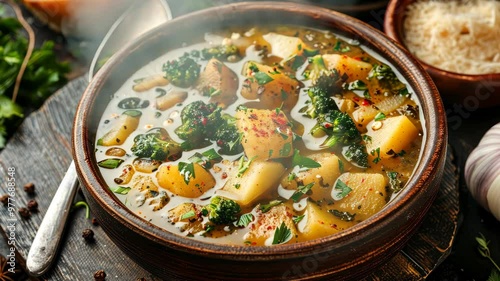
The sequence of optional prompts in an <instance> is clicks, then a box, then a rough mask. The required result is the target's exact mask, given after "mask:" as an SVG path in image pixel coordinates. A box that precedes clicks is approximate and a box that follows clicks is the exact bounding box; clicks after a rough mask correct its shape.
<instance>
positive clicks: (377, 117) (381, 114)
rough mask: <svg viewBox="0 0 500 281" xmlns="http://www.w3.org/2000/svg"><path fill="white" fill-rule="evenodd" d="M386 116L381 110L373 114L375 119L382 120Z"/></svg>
mask: <svg viewBox="0 0 500 281" xmlns="http://www.w3.org/2000/svg"><path fill="white" fill-rule="evenodd" d="M386 118H387V116H385V114H384V113H383V112H379V113H377V115H375V121H382V120H384V119H386Z"/></svg>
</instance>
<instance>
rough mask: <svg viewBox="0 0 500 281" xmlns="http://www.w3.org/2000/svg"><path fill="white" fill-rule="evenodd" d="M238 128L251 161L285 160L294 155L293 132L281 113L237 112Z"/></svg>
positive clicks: (264, 111)
mask: <svg viewBox="0 0 500 281" xmlns="http://www.w3.org/2000/svg"><path fill="white" fill-rule="evenodd" d="M235 116H236V126H237V128H238V131H239V132H241V133H242V134H243V136H242V138H241V144H242V145H243V149H244V150H245V154H246V156H247V157H248V158H249V159H252V158H254V157H257V159H258V160H266V159H275V158H285V157H289V156H291V155H292V154H293V146H292V141H293V132H292V128H291V125H290V122H288V119H287V117H286V115H285V114H284V113H283V112H281V111H276V110H266V109H247V110H240V111H238V112H236V115H235Z"/></svg>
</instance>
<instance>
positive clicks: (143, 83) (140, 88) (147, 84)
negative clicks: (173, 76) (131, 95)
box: [132, 74, 168, 92]
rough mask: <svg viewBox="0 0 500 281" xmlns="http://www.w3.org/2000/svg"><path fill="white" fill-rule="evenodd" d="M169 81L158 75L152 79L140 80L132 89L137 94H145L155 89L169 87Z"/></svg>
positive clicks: (151, 77)
mask: <svg viewBox="0 0 500 281" xmlns="http://www.w3.org/2000/svg"><path fill="white" fill-rule="evenodd" d="M167 85H168V80H167V79H165V77H163V74H156V75H153V76H150V77H146V78H143V79H140V80H139V81H138V82H137V84H135V85H134V86H133V87H132V89H133V90H134V91H136V92H144V91H147V90H150V89H152V88H154V87H160V86H167Z"/></svg>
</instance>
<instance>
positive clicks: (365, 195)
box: [333, 173, 387, 221]
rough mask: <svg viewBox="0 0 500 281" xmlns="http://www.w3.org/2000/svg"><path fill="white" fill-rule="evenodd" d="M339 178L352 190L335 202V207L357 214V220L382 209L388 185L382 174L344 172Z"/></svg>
mask: <svg viewBox="0 0 500 281" xmlns="http://www.w3.org/2000/svg"><path fill="white" fill-rule="evenodd" d="M339 180H341V181H342V182H344V183H345V184H346V185H347V186H348V187H349V188H351V189H352V191H351V192H350V193H349V194H347V196H346V197H344V198H343V199H341V200H339V201H337V202H335V204H334V205H333V206H334V209H336V210H338V211H341V212H348V213H349V214H351V215H353V214H355V220H356V221H363V220H365V219H367V218H368V217H370V216H372V215H374V214H375V213H376V212H378V211H380V210H381V209H382V208H383V207H384V206H385V204H386V203H387V202H386V197H387V193H386V190H385V186H386V185H387V183H386V180H385V177H384V176H382V175H381V174H369V173H344V174H342V175H340V177H339Z"/></svg>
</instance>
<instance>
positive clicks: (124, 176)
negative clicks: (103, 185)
mask: <svg viewBox="0 0 500 281" xmlns="http://www.w3.org/2000/svg"><path fill="white" fill-rule="evenodd" d="M134 174H135V170H134V167H132V165H130V164H128V165H125V166H124V167H123V170H122V173H121V175H120V176H119V177H117V178H115V179H114V181H115V183H117V184H128V183H129V182H130V180H131V179H132V177H133V176H134Z"/></svg>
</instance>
